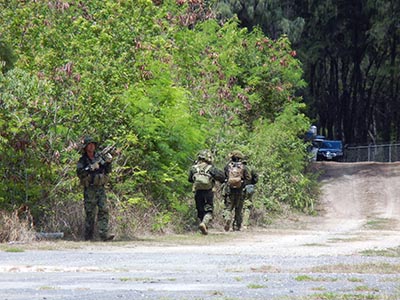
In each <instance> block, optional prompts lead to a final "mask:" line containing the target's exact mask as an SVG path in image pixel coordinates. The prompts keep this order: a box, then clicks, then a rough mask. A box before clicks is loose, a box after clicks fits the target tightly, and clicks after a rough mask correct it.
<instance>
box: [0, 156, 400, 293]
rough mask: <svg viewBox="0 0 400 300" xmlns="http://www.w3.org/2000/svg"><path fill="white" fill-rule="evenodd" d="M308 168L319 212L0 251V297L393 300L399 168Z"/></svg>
mask: <svg viewBox="0 0 400 300" xmlns="http://www.w3.org/2000/svg"><path fill="white" fill-rule="evenodd" d="M315 168H316V170H317V171H321V172H323V175H322V176H321V184H322V195H321V199H320V203H319V204H318V210H319V215H318V216H314V217H311V216H301V215H297V216H291V217H290V218H289V219H286V220H282V221H283V222H282V223H276V224H275V225H272V226H270V227H269V228H265V229H262V230H261V229H257V230H248V231H243V232H230V233H224V232H221V231H218V230H215V229H214V230H212V231H211V234H210V235H208V236H206V237H204V236H201V235H199V234H193V235H185V236H169V237H164V238H148V239H142V240H138V241H133V242H112V243H82V242H81V243H78V242H77V243H71V242H64V241H59V242H41V243H40V244H38V245H33V246H32V245H30V246H26V245H2V246H1V248H0V249H2V250H4V251H0V299H7V300H17V299H18V300H22V299H24V300H25V299H82V300H95V299H96V300H101V299H104V300H105V299H107V300H110V299H112V300H113V299H226V300H227V299H307V300H310V299H319V300H321V299H347V300H348V299H354V300H358V299H400V276H399V275H398V274H399V273H400V247H399V246H400V233H399V232H400V231H399V229H400V199H399V197H400V184H399V182H400V164H397V163H392V164H377V163H359V164H351V163H316V164H315ZM19 249H24V251H23V252H18V250H19ZM12 251H14V252H12Z"/></svg>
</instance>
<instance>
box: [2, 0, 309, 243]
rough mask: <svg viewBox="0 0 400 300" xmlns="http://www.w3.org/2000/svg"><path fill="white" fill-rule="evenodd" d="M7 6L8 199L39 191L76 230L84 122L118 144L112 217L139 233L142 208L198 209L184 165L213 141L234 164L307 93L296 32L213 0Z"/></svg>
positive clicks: (154, 216)
mask: <svg viewBox="0 0 400 300" xmlns="http://www.w3.org/2000/svg"><path fill="white" fill-rule="evenodd" d="M0 10H1V16H2V18H1V21H0V25H1V26H0V28H1V32H0V34H1V36H2V37H3V39H4V42H5V43H6V44H7V45H9V46H10V48H11V49H13V51H14V52H15V54H16V57H17V58H18V59H17V60H16V61H15V65H14V66H15V68H14V69H13V70H10V71H8V72H5V73H4V75H2V77H1V80H0V90H1V102H0V103H1V107H0V113H1V114H2V119H1V120H2V121H1V123H0V127H1V128H2V135H1V137H2V138H1V141H0V146H1V149H2V150H3V153H5V154H4V155H5V157H4V160H3V159H2V160H1V162H0V169H1V170H13V172H12V173H13V174H14V173H15V174H17V176H15V177H12V176H13V174H11V172H8V173H7V172H5V174H7V176H3V177H2V179H1V182H0V184H1V186H2V187H4V190H3V191H4V193H2V194H1V195H0V197H1V198H0V199H1V202H0V207H1V208H2V209H12V208H13V207H16V206H18V205H20V204H23V203H29V205H30V207H31V208H32V209H33V210H34V217H35V219H36V221H37V225H38V226H42V227H44V228H50V229H51V228H57V229H58V230H61V229H62V230H66V231H68V230H69V232H70V233H71V234H75V235H76V234H78V232H77V231H78V230H79V226H80V225H79V220H80V219H79V217H78V218H77V216H78V215H79V214H80V209H79V207H80V205H81V200H80V198H81V191H80V188H79V185H78V180H77V178H76V175H75V164H76V161H77V159H78V157H79V155H80V154H79V150H80V148H79V143H80V140H81V138H82V137H83V136H84V135H86V134H91V135H93V136H94V137H95V138H96V139H98V140H99V141H101V142H102V143H101V144H100V147H101V146H103V145H104V144H107V143H115V144H116V146H117V152H116V153H115V160H114V172H113V180H112V183H111V186H110V189H109V191H110V192H109V197H110V199H111V200H112V209H113V210H114V213H113V217H114V219H113V221H114V226H116V227H117V229H119V230H120V231H121V232H123V233H124V234H127V235H129V234H131V233H130V232H129V228H127V227H128V226H129V227H134V228H138V227H140V226H141V225H140V224H139V221H136V222H135V220H132V218H129V214H130V213H131V214H139V215H137V216H141V217H143V218H146V220H148V222H149V223H151V228H152V229H153V230H162V228H163V227H164V226H167V225H168V224H170V223H171V221H172V220H174V221H175V222H176V226H179V225H180V224H179V222H180V221H182V222H187V221H188V219H190V218H191V217H190V216H191V212H190V210H189V207H190V201H192V195H191V194H190V187H189V185H188V182H187V178H186V176H187V169H188V167H189V166H190V164H191V161H192V159H193V158H194V157H195V155H196V152H197V151H199V150H201V149H203V148H212V149H213V150H214V151H215V154H216V162H217V163H218V164H222V162H223V160H224V155H225V154H227V153H228V152H229V151H230V150H231V148H232V147H234V146H235V147H236V146H240V147H244V148H246V147H247V145H249V144H250V141H251V137H252V132H253V131H254V130H256V129H257V130H261V131H262V130H263V127H262V126H261V127H260V125H259V119H265V120H267V121H268V122H271V123H273V122H275V120H278V119H279V116H280V115H281V114H282V113H283V112H284V111H286V110H288V109H290V108H291V107H293V109H294V108H295V107H297V105H298V103H299V102H300V101H301V100H300V99H298V98H295V97H293V94H294V93H295V91H296V90H297V89H298V88H301V87H303V86H304V82H303V80H302V79H301V76H302V72H301V66H300V64H299V62H298V61H297V59H296V58H295V54H294V52H293V51H292V50H291V46H290V43H289V41H288V39H287V38H286V37H282V38H280V39H278V40H276V41H275V40H270V39H267V38H266V37H265V36H264V34H263V33H262V32H261V31H260V30H253V31H252V32H251V33H250V32H248V31H247V30H243V29H240V28H239V26H238V21H237V19H232V20H230V21H227V22H225V23H224V24H223V25H221V24H219V23H218V21H217V20H215V19H213V14H212V13H211V12H210V11H209V9H208V7H207V5H206V3H205V2H201V1H191V2H187V3H186V2H185V1H178V2H175V1H164V2H163V3H162V4H161V3H158V2H157V3H156V5H155V4H153V3H152V2H151V1H145V0H142V1H137V2H135V3H131V2H115V1H111V0H107V1H102V2H96V1H95V2H90V3H89V2H88V3H82V2H79V3H75V2H72V3H70V2H63V1H54V2H44V1H37V2H26V3H25V2H20V1H8V2H7V3H1V4H0ZM293 117H298V118H299V119H301V120H303V121H304V122H306V118H305V117H304V115H302V114H301V113H297V112H296V113H293ZM287 118H289V117H287ZM3 120H4V121H3ZM19 121H21V122H19ZM301 128H302V127H301ZM297 134H298V132H297V131H296V132H295V131H291V130H288V132H287V135H288V137H291V138H293V139H298V136H297ZM25 140H27V141H28V144H27V145H28V146H27V147H25V148H23V150H24V151H20V150H18V151H15V146H14V145H15V143H16V142H21V141H25ZM280 143H281V141H280ZM282 143H286V141H285V142H283V141H282ZM252 145H254V147H258V146H257V144H252ZM249 150H250V149H249ZM249 153H253V152H251V151H249ZM254 153H255V155H257V156H258V155H260V156H262V155H264V154H263V150H262V148H261V149H258V150H257V151H254ZM300 153H302V154H303V155H304V156H305V155H306V154H305V152H302V151H300ZM21 159H24V162H25V163H24V164H23V165H22V166H21V165H19V164H17V161H19V160H21ZM296 159H300V155H299V157H296ZM293 166H295V164H293ZM8 174H10V175H8ZM282 174H283V173H280V174H277V176H281V175H282ZM11 175H12V176H11ZM24 176H25V177H24ZM298 188H299V189H301V187H300V186H299V187H298ZM296 191H297V190H296ZM296 193H297V195H301V193H298V192H296ZM288 197H289V196H288ZM10 198H13V201H10ZM278 200H279V199H278ZM300 202H301V201H299V203H300ZM298 206H300V205H298ZM67 212H68V213H67ZM149 212H151V217H149ZM140 214H141V215H140ZM192 218H193V216H192ZM129 219H131V220H129ZM77 220H78V221H77ZM126 224H129V225H126ZM60 227H61V228H60Z"/></svg>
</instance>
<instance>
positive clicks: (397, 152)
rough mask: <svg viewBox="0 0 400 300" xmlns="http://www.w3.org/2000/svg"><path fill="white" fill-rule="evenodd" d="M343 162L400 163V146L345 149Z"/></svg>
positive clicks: (370, 146)
mask: <svg viewBox="0 0 400 300" xmlns="http://www.w3.org/2000/svg"><path fill="white" fill-rule="evenodd" d="M343 161H345V162H362V161H376V162H395V161H400V144H382V145H368V146H357V147H346V148H345V149H344V157H343Z"/></svg>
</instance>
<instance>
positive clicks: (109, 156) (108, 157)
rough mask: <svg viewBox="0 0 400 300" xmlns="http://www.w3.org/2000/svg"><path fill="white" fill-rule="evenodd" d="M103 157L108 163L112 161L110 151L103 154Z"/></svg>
mask: <svg viewBox="0 0 400 300" xmlns="http://www.w3.org/2000/svg"><path fill="white" fill-rule="evenodd" d="M105 159H106V162H107V163H110V162H112V159H113V157H112V155H111V154H110V153H107V154H106V155H105Z"/></svg>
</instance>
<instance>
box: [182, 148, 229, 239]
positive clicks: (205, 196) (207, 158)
mask: <svg viewBox="0 0 400 300" xmlns="http://www.w3.org/2000/svg"><path fill="white" fill-rule="evenodd" d="M196 164H207V165H211V168H210V170H209V173H210V175H211V178H212V181H213V182H212V185H214V184H215V181H219V182H221V183H222V182H224V181H225V176H224V173H223V172H222V171H220V170H218V169H217V168H216V167H214V166H212V157H211V154H210V152H208V151H202V152H200V154H199V155H198V160H197V161H196ZM196 164H195V165H196ZM195 172H196V170H195V168H194V166H193V167H192V168H191V169H190V171H189V177H188V181H189V182H191V183H193V182H194V175H195ZM194 193H195V194H194V200H195V202H196V210H197V217H198V219H199V220H200V224H199V229H200V231H201V232H202V233H203V234H207V233H208V224H209V222H210V221H211V220H212V214H213V210H214V191H213V188H210V189H206V190H195V189H194Z"/></svg>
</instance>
